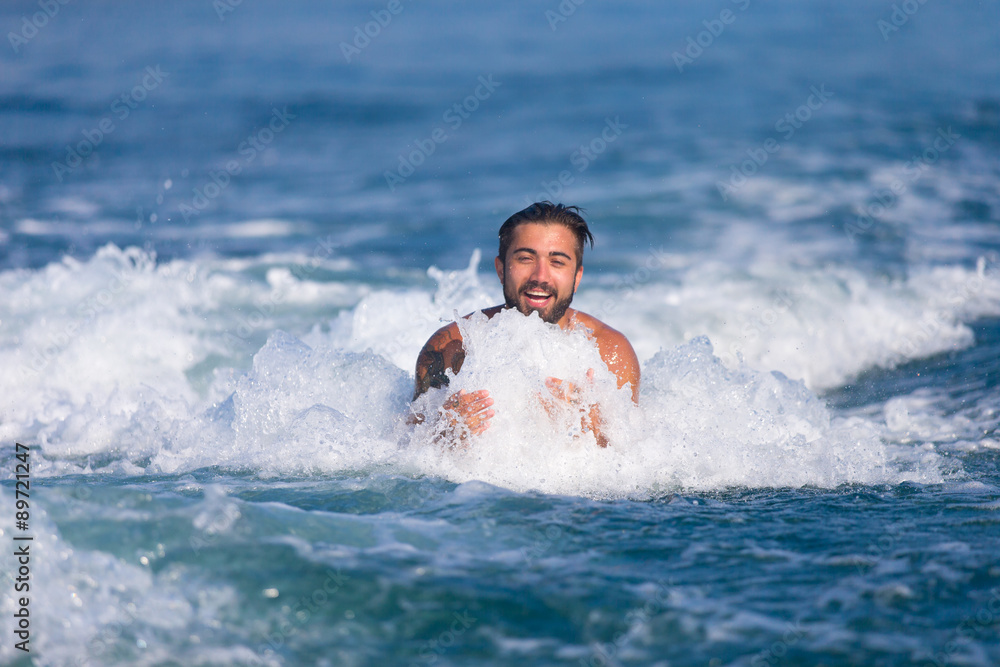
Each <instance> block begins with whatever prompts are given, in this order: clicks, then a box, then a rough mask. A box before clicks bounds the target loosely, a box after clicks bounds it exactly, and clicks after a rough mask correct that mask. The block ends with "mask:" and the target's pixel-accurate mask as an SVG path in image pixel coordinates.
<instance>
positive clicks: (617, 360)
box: [413, 222, 640, 447]
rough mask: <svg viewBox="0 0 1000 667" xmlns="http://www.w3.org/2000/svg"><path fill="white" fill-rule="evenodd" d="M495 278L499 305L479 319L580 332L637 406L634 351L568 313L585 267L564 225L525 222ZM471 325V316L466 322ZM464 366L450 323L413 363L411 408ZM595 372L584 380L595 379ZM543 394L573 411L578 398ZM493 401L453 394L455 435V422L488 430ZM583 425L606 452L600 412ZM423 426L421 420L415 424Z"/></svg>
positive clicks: (584, 317)
mask: <svg viewBox="0 0 1000 667" xmlns="http://www.w3.org/2000/svg"><path fill="white" fill-rule="evenodd" d="M494 265H495V267H496V271H497V277H498V278H499V279H500V283H501V284H502V285H503V288H504V299H505V304H504V305H501V306H493V307H492V308H488V309H486V310H484V311H483V313H485V314H486V316H487V317H490V318H492V317H493V316H494V315H496V314H497V313H499V312H500V311H502V310H504V309H505V308H516V309H517V310H519V311H521V312H522V313H524V314H526V315H527V314H530V313H531V312H533V311H534V312H538V313H539V315H540V316H541V318H542V319H543V320H545V321H546V322H550V323H553V324H558V325H559V327H560V328H562V329H566V330H568V329H575V328H577V327H583V328H584V329H585V330H587V331H588V336H589V337H590V338H591V339H592V340H593V341H594V342H595V343H596V344H597V349H598V351H599V352H600V355H601V359H602V360H603V361H604V363H605V365H606V366H607V367H608V370H610V371H611V372H612V373H614V375H615V377H616V378H617V379H618V388H619V389H621V388H622V387H624V386H625V385H626V384H630V385H631V389H632V400H633V401H634V402H636V403H638V401H639V381H640V374H639V360H638V358H637V357H636V354H635V350H634V349H632V344H631V343H629V341H628V339H627V338H626V337H625V336H624V335H623V334H622V333H620V332H618V331H616V330H614V329H612V328H611V327H609V326H608V325H606V324H604V323H603V322H601V321H600V320H598V319H597V318H596V317H593V316H591V315H588V314H586V313H584V312H581V311H578V310H574V309H573V308H570V307H569V303H570V302H571V301H572V298H573V294H574V293H575V292H576V289H577V287H578V286H579V284H580V279H581V278H582V277H583V265H582V263H581V262H580V258H579V257H578V256H577V244H576V238H575V236H574V235H573V232H572V231H571V230H570V229H569V228H568V227H566V226H565V225H561V224H557V223H537V222H530V223H524V224H521V225H519V226H518V227H517V228H515V230H514V233H513V237H512V241H511V244H510V248H509V249H508V251H507V257H505V258H502V259H501V258H500V257H497V258H496V259H495V260H494ZM466 317H470V315H466ZM464 361H465V348H464V346H463V342H462V333H461V332H460V331H459V329H458V325H457V324H456V323H454V322H452V323H451V324H448V325H447V326H444V327H442V328H441V329H438V331H437V332H436V333H435V334H434V335H433V336H431V338H430V340H428V341H427V343H426V344H425V345H424V347H423V349H422V350H421V351H420V355H419V356H418V357H417V368H416V382H415V385H416V386H415V388H414V392H413V398H414V400H416V399H417V397H419V396H420V395H421V394H423V393H424V392H426V391H427V390H428V389H431V388H439V387H446V386H448V375H447V374H446V371H448V370H451V371H452V373H453V374H456V375H457V374H458V373H459V371H461V370H462V364H463V362H464ZM593 375H594V369H588V373H587V377H588V378H593ZM546 386H547V387H548V389H549V391H550V392H551V393H552V397H553V398H554V399H556V400H562V401H565V402H568V403H572V404H576V403H577V401H578V394H579V390H578V389H577V388H576V387H575V386H573V385H572V383H569V382H566V381H564V380H561V379H559V378H551V377H550V378H547V379H546ZM542 404H543V407H545V408H546V409H547V410H549V411H550V412H551V408H552V405H551V404H550V403H548V401H544V400H543V403H542ZM492 405H493V399H492V398H491V397H490V395H489V392H488V391H487V390H485V389H481V390H479V391H473V392H465V391H464V390H462V391H458V392H456V393H454V394H452V395H451V396H449V397H448V399H447V400H446V401H445V403H444V407H445V410H446V411H447V413H448V416H449V421H450V422H451V425H452V427H453V428H454V427H455V426H457V425H458V424H459V423H460V422H462V423H464V424H465V426H466V427H467V429H468V431H469V432H471V433H472V434H475V435H478V434H480V433H482V432H483V431H485V430H486V429H487V428H489V425H490V419H491V418H492V417H493V416H494V415H495V414H496V413H495V412H494V410H493V409H492ZM586 415H587V416H585V417H584V418H583V420H582V422H583V423H582V426H583V428H584V429H585V430H593V431H594V435H595V436H596V438H597V442H598V444H599V445H601V446H602V447H605V446H607V438H605V436H604V435H603V433H602V432H601V418H600V409H599V408H598V406H597V405H592V406H590V408H589V410H587V411H586ZM415 421H416V422H418V423H419V422H422V421H423V416H422V415H417V416H415Z"/></svg>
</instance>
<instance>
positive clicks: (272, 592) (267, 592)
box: [264, 588, 278, 598]
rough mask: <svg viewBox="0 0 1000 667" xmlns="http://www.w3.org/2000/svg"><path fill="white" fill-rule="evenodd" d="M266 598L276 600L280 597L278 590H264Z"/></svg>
mask: <svg viewBox="0 0 1000 667" xmlns="http://www.w3.org/2000/svg"><path fill="white" fill-rule="evenodd" d="M264 597H266V598H276V597H278V589H277V588H265V589H264Z"/></svg>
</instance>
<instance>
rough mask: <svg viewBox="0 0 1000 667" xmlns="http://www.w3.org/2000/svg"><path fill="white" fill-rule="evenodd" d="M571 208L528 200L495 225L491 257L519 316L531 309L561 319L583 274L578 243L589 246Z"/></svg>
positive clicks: (587, 234) (586, 234)
mask: <svg viewBox="0 0 1000 667" xmlns="http://www.w3.org/2000/svg"><path fill="white" fill-rule="evenodd" d="M578 211H579V209H578V208H577V207H575V206H563V205H562V204H553V203H551V202H547V201H546V202H540V203H537V204H532V205H531V206H529V207H528V208H526V209H524V210H523V211H519V212H517V213H515V214H514V215H512V216H511V217H510V218H508V219H507V221H506V222H505V223H504V224H503V226H502V227H501V228H500V254H499V255H498V256H497V258H496V260H495V262H494V263H495V265H496V270H497V277H499V278H500V283H501V284H502V285H503V295H504V302H505V304H506V306H507V307H508V308H517V309H518V310H519V311H520V312H522V313H524V314H525V315H528V314H530V313H531V312H532V311H537V312H538V314H539V316H540V317H541V318H542V319H543V320H545V321H546V322H550V323H553V324H560V325H563V324H565V322H562V321H561V320H562V319H563V317H564V315H565V314H566V311H567V310H568V309H569V305H570V303H572V301H573V294H574V293H576V288H577V287H578V286H579V284H580V278H581V277H582V276H583V245H584V241H585V240H588V241H590V244H591V247H593V244H594V237H593V235H592V234H591V233H590V230H589V229H588V227H587V223H586V221H584V219H583V218H582V217H580V215H579V213H578Z"/></svg>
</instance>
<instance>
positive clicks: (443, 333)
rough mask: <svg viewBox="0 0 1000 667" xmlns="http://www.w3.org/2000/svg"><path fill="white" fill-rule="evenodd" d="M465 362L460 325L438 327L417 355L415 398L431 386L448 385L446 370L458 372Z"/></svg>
mask: <svg viewBox="0 0 1000 667" xmlns="http://www.w3.org/2000/svg"><path fill="white" fill-rule="evenodd" d="M464 362H465V348H464V347H463V346H462V334H461V332H459V330H458V325H457V324H455V323H454V322H452V323H451V324H449V325H448V326H446V327H441V328H440V329H438V330H437V331H436V332H435V333H434V335H433V336H431V337H430V340H428V341H427V342H426V343H425V344H424V347H423V349H421V350H420V354H419V355H418V356H417V370H416V374H415V375H416V378H415V379H416V381H415V383H414V384H415V387H414V389H413V400H417V399H418V398H419V397H420V395H421V394H423V393H425V392H426V391H427V390H428V389H430V388H431V387H434V388H435V389H436V388H438V387H447V386H448V375H447V373H445V371H447V370H451V372H452V373H454V374H457V373H458V371H460V370H461V369H462V363H464Z"/></svg>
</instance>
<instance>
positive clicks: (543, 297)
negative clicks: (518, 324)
mask: <svg viewBox="0 0 1000 667" xmlns="http://www.w3.org/2000/svg"><path fill="white" fill-rule="evenodd" d="M522 294H523V295H524V299H525V301H527V302H528V305H529V306H530V307H532V308H544V307H545V306H547V305H548V304H549V302H550V301H551V300H552V298H553V297H552V294H550V293H549V292H546V291H543V290H539V289H529V290H525V291H524V292H522Z"/></svg>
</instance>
